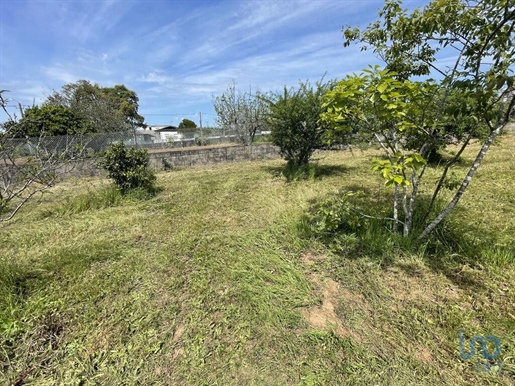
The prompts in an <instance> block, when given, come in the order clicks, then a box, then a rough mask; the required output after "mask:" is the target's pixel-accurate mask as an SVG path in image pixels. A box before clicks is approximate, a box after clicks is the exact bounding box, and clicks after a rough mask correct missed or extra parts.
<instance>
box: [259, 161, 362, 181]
mask: <svg viewBox="0 0 515 386" xmlns="http://www.w3.org/2000/svg"><path fill="white" fill-rule="evenodd" d="M263 169H264V170H265V171H267V172H268V173H270V174H271V175H272V176H273V177H276V178H277V177H279V178H286V180H287V181H288V182H291V181H296V180H310V179H319V178H323V177H331V176H343V175H345V174H348V173H349V172H350V171H352V170H353V169H354V167H348V166H345V165H319V164H316V163H312V164H309V165H308V166H307V167H306V168H305V169H304V170H299V171H293V170H291V169H289V168H288V166H287V165H286V164H285V165H283V166H263Z"/></svg>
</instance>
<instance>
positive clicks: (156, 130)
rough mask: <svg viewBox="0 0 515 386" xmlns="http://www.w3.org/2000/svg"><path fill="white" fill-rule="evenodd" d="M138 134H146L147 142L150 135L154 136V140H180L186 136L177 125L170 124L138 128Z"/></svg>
mask: <svg viewBox="0 0 515 386" xmlns="http://www.w3.org/2000/svg"><path fill="white" fill-rule="evenodd" d="M136 135H137V136H144V140H145V142H147V138H148V135H151V136H152V142H168V141H180V140H181V139H183V137H184V135H183V134H182V133H181V132H179V131H178V130H177V127H175V126H169V125H156V126H147V127H146V128H144V129H140V130H138V131H137V132H136Z"/></svg>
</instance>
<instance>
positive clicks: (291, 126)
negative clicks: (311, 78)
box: [266, 81, 334, 170]
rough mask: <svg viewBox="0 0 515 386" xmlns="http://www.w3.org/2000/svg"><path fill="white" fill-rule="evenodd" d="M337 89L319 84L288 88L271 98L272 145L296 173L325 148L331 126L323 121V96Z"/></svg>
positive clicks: (270, 124) (307, 83) (268, 121)
mask: <svg viewBox="0 0 515 386" xmlns="http://www.w3.org/2000/svg"><path fill="white" fill-rule="evenodd" d="M332 87H334V82H328V83H323V82H322V81H319V82H317V83H316V85H315V86H314V87H313V86H311V85H310V84H309V82H305V83H302V82H301V83H300V84H299V87H298V88H297V89H293V88H290V89H287V88H286V87H285V88H284V91H283V93H276V94H274V95H271V96H270V97H269V98H267V99H266V100H267V101H268V103H269V109H268V114H267V124H268V127H269V128H270V129H271V131H272V142H273V143H274V144H275V145H277V146H279V149H280V152H281V155H282V156H283V157H284V159H285V160H286V161H287V163H288V167H289V168H291V169H292V170H298V169H301V168H303V167H305V166H306V165H307V164H308V163H309V160H310V158H311V156H312V155H313V153H314V152H315V150H316V149H319V148H321V147H323V146H324V134H325V133H326V131H327V129H328V128H329V125H328V124H327V123H323V122H322V123H321V122H320V114H321V113H322V112H323V111H324V110H323V108H322V96H323V95H324V94H325V93H326V92H327V91H328V90H330V89H331V88H332Z"/></svg>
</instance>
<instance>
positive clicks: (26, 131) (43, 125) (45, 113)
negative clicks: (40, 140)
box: [12, 105, 91, 138]
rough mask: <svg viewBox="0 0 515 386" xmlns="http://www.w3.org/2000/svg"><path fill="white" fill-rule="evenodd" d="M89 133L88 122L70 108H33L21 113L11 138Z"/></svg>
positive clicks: (45, 106) (56, 106)
mask: <svg viewBox="0 0 515 386" xmlns="http://www.w3.org/2000/svg"><path fill="white" fill-rule="evenodd" d="M89 131H91V127H90V124H89V122H87V121H86V120H85V119H84V118H82V117H81V116H79V115H77V114H76V113H75V112H74V111H73V110H71V109H70V108H66V107H63V106H58V105H44V106H41V107H39V106H34V107H30V108H28V109H26V110H25V111H24V112H23V118H22V119H21V120H20V121H18V122H17V123H16V127H15V130H13V131H12V133H13V137H18V138H19V137H39V136H58V135H67V134H83V133H85V132H89Z"/></svg>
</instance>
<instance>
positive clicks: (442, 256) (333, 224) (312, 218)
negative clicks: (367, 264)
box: [299, 186, 515, 289]
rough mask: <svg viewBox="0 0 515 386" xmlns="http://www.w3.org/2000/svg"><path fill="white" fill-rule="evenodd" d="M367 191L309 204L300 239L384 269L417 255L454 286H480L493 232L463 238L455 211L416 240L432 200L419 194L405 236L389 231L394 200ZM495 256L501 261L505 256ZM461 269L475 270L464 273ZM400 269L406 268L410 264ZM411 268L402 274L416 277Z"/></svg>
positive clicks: (357, 190) (355, 189)
mask: <svg viewBox="0 0 515 386" xmlns="http://www.w3.org/2000/svg"><path fill="white" fill-rule="evenodd" d="M369 193H370V192H369V191H367V190H365V189H363V188H361V187H357V186H353V187H347V188H346V189H345V190H344V191H341V192H340V193H338V194H330V195H327V196H325V197H320V198H317V199H314V200H311V202H309V209H308V211H307V213H306V214H305V215H304V216H303V217H302V218H301V220H300V224H301V225H300V227H299V231H300V232H301V234H302V236H303V237H306V238H315V239H316V240H318V241H320V242H322V243H323V244H325V245H326V246H327V247H328V248H329V249H330V250H331V251H332V252H333V253H336V254H338V255H340V256H341V257H342V258H344V259H369V260H372V261H375V262H377V263H379V264H380V265H381V266H382V267H383V268H387V267H390V266H392V264H394V263H395V262H396V260H398V259H403V258H406V257H410V256H415V257H417V258H418V259H422V260H423V262H424V264H425V265H426V266H427V267H428V268H430V269H431V270H433V271H434V272H437V273H441V274H443V275H444V276H446V277H447V278H448V279H449V280H450V281H451V282H453V283H454V284H455V285H456V286H458V287H461V288H472V287H473V288H476V289H477V288H482V287H483V284H482V281H481V278H480V271H481V266H483V265H489V264H492V258H488V256H490V255H491V254H490V255H489V254H488V248H490V246H491V245H494V244H495V234H494V233H491V234H489V233H488V232H482V231H481V230H476V233H478V235H476V236H477V237H474V238H471V236H470V235H468V236H467V233H466V231H467V230H468V231H470V229H466V228H467V227H466V226H463V225H461V226H460V225H459V224H458V223H457V222H456V221H453V218H460V211H461V210H463V209H459V208H457V210H455V212H454V215H455V216H454V217H451V218H449V219H446V220H444V221H443V222H442V223H441V224H440V225H439V226H438V227H437V228H436V229H435V231H434V232H433V233H432V234H431V235H429V236H428V237H427V238H426V239H424V240H418V239H417V236H418V235H419V234H420V233H421V232H422V230H423V229H424V225H425V224H427V221H425V222H424V221H423V216H424V214H425V211H426V210H425V209H426V208H427V207H428V204H429V199H430V198H429V197H423V196H421V197H419V200H418V205H417V207H416V210H415V213H416V215H415V218H414V227H413V230H412V234H411V235H410V236H408V237H403V236H402V233H401V232H402V229H401V226H399V229H398V231H393V230H392V221H391V217H392V213H391V212H390V210H389V208H390V207H391V205H392V204H391V203H392V202H393V201H392V196H391V195H382V196H378V195H377V194H374V195H370V194H369ZM443 205H444V203H443V202H439V203H437V205H436V210H437V212H438V211H439V209H441V208H443ZM401 220H402V219H401ZM468 228H470V226H469V227H468ZM479 236H481V237H479ZM478 240H481V242H479V241H478ZM511 249H513V248H511ZM511 249H510V251H504V252H505V253H506V255H509V254H512V255H513V252H515V251H512V250H511ZM498 255H499V256H500V259H502V257H503V256H504V255H502V254H501V253H499V254H498ZM500 264H513V260H511V261H508V259H507V258H506V259H504V260H502V261H500ZM464 266H469V267H471V268H473V269H472V270H467V272H465V271H463V267H464ZM403 269H405V270H409V265H407V266H405V267H404V268H403ZM413 269H414V270H413V271H412V272H411V271H410V272H406V273H408V274H410V275H412V276H417V275H419V274H420V273H417V270H416V269H415V268H413Z"/></svg>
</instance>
